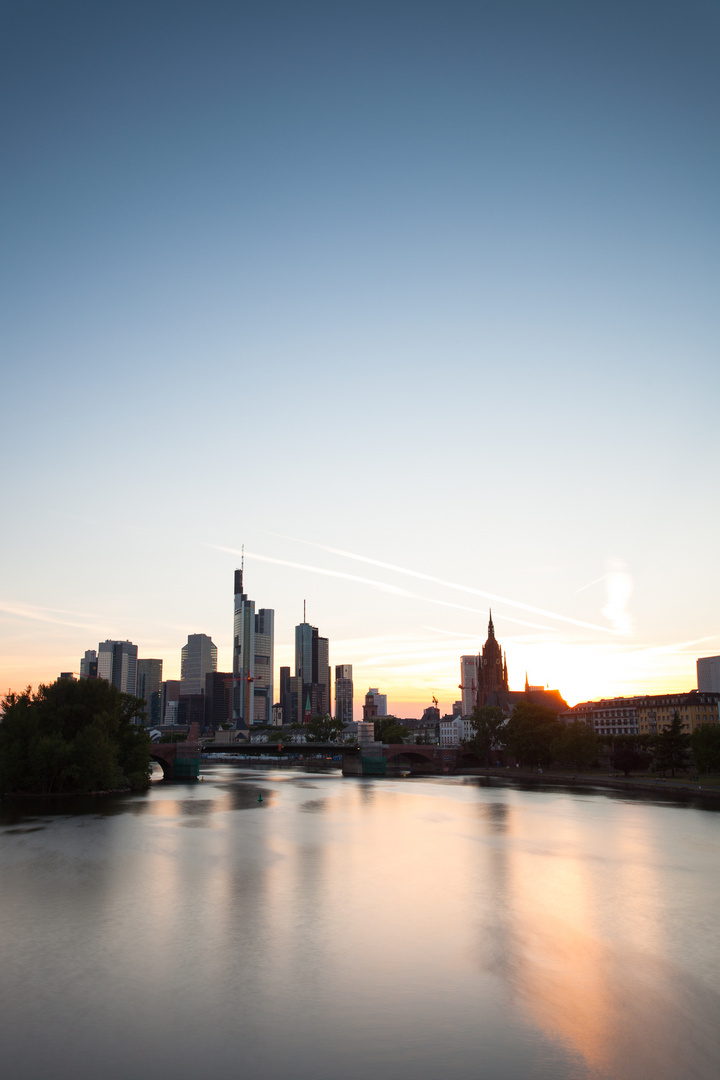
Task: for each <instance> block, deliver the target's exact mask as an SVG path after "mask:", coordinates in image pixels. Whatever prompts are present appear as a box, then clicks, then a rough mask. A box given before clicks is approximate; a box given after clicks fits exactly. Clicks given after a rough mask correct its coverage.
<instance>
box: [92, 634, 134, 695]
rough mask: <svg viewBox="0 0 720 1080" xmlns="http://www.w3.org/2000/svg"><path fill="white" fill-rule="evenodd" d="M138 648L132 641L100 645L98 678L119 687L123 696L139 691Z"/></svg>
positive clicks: (108, 641) (101, 643)
mask: <svg viewBox="0 0 720 1080" xmlns="http://www.w3.org/2000/svg"><path fill="white" fill-rule="evenodd" d="M137 654H138V647H137V645H133V643H132V641H111V640H110V639H109V638H108V640H107V641H101V642H100V644H99V645H98V658H97V677H98V679H105V680H106V681H107V682H109V683H112V684H113V686H117V688H118V690H119V691H120V692H121V693H123V694H135V692H136V690H137Z"/></svg>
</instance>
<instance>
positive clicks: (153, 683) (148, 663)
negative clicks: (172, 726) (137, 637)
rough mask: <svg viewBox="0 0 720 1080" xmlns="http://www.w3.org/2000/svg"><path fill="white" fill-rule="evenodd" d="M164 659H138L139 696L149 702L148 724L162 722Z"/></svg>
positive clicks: (147, 710)
mask: <svg viewBox="0 0 720 1080" xmlns="http://www.w3.org/2000/svg"><path fill="white" fill-rule="evenodd" d="M162 667H163V662H162V660H138V662H137V696H138V697H139V698H143V699H144V700H145V702H146V703H147V709H146V710H145V711H146V715H147V722H148V724H152V725H153V726H155V725H156V724H159V723H160V719H161V717H160V698H161V688H162Z"/></svg>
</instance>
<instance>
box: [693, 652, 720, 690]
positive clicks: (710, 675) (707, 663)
mask: <svg viewBox="0 0 720 1080" xmlns="http://www.w3.org/2000/svg"><path fill="white" fill-rule="evenodd" d="M697 688H698V690H704V691H705V692H706V693H712V694H720V656H703V657H701V658H700V659H699V660H698V661H697Z"/></svg>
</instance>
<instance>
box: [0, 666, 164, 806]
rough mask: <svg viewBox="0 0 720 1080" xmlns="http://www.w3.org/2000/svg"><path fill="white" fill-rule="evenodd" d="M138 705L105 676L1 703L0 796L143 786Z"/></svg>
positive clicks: (145, 769) (145, 740)
mask: <svg viewBox="0 0 720 1080" xmlns="http://www.w3.org/2000/svg"><path fill="white" fill-rule="evenodd" d="M144 708H145V702H144V701H142V700H140V699H139V698H136V697H132V696H131V695H130V694H121V693H120V691H119V690H118V689H117V688H116V687H114V686H111V685H110V684H109V683H107V682H105V680H104V679H81V680H80V681H79V682H73V681H72V680H71V679H59V680H58V681H57V682H55V683H52V684H51V685H50V686H40V687H38V689H37V691H36V693H34V694H33V693H32V690H31V688H30V687H28V688H27V690H25V691H24V692H23V693H21V694H15V693H10V694H8V695H7V696H6V697H5V698H4V699H3V700H2V702H1V703H0V714H1V716H2V723H0V793H2V794H7V793H34V794H58V793H74V792H88V791H115V790H119V789H128V788H129V789H131V790H133V791H142V790H144V789H145V788H147V787H148V786H149V784H150V737H149V735H148V734H147V732H146V731H145V729H144V727H141V726H138V725H137V724H135V723H134V722H133V721H134V718H135V717H137V716H142V715H143V713H144Z"/></svg>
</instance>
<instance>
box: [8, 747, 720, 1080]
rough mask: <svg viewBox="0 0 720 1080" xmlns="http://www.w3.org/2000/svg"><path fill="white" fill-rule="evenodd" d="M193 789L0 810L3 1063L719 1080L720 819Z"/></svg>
mask: <svg viewBox="0 0 720 1080" xmlns="http://www.w3.org/2000/svg"><path fill="white" fill-rule="evenodd" d="M205 776H206V779H205V782H204V783H200V784H196V785H193V786H184V785H172V786H171V785H165V784H162V783H157V784H154V785H153V787H152V789H151V791H150V792H149V794H148V795H146V796H138V797H126V798H122V799H115V800H112V801H110V802H108V801H103V800H96V801H94V802H88V803H84V804H82V805H80V804H77V803H72V804H71V805H70V806H68V805H67V804H66V805H64V806H58V805H57V804H47V803H46V804H44V805H42V806H41V805H36V804H34V803H33V804H27V803H24V804H23V805H22V806H20V805H19V804H17V803H16V804H15V805H14V806H12V807H10V806H8V805H7V804H5V805H4V806H3V808H2V811H1V813H2V817H0V978H1V979H2V985H3V995H2V1008H1V1009H0V1046H2V1060H3V1065H4V1070H3V1071H4V1075H6V1076H8V1077H12V1080H25V1078H28V1080H29V1078H32V1080H38V1078H40V1077H43V1076H51V1077H53V1078H57V1080H65V1078H68V1080H70V1078H73V1080H77V1078H79V1077H85V1076H87V1077H93V1078H94V1077H102V1078H106V1080H126V1078H128V1080H129V1078H135V1077H138V1076H143V1075H147V1076H151V1077H153V1078H156V1077H157V1078H162V1077H168V1078H170V1077H173V1078H176V1080H177V1078H179V1080H184V1078H185V1077H187V1078H193V1080H194V1078H196V1077H205V1078H208V1080H215V1078H218V1080H225V1078H226V1077H227V1078H231V1077H232V1078H233V1080H236V1078H238V1077H253V1078H256V1080H285V1078H294V1080H304V1078H306V1077H307V1078H313V1080H337V1078H339V1077H342V1078H343V1080H382V1078H385V1077H387V1078H398V1080H406V1078H407V1080H438V1078H448V1080H455V1078H475V1077H479V1078H488V1080H533V1078H536V1077H547V1078H552V1080H570V1078H573V1080H575V1078H577V1080H579V1078H584V1077H593V1078H595V1077H597V1078H606V1077H607V1078H612V1080H624V1078H628V1080H637V1078H641V1077H651V1078H652V1080H678V1078H680V1077H682V1078H684V1080H690V1078H694V1077H697V1078H699V1080H716V1078H717V1077H718V1076H720V1037H719V1036H718V1018H720V975H719V970H720V965H719V963H718V961H719V960H720V942H719V934H718V899H719V896H720V888H719V886H720V814H718V813H715V812H712V811H710V810H707V809H703V808H700V807H697V806H678V805H671V804H659V803H653V802H650V801H647V800H645V801H643V800H641V799H637V800H633V799H630V798H625V797H615V798H611V797H608V796H605V795H602V794H596V793H591V792H582V793H579V794H575V793H571V792H558V791H548V790H544V791H522V790H518V789H514V788H512V787H500V786H498V787H483V786H480V784H479V782H478V781H477V780H476V779H474V778H452V779H426V778H423V779H407V780H395V781H393V780H370V779H367V780H362V779H358V778H346V779H343V778H342V777H340V776H339V775H337V774H331V775H312V774H307V773H300V772H291V771H283V770H277V771H269V772H258V771H239V770H238V769H237V768H236V767H234V766H231V765H219V764H218V765H209V766H208V767H207V769H206V771H205ZM259 794H262V802H259V801H258V795H259ZM80 811H82V812H80Z"/></svg>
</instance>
